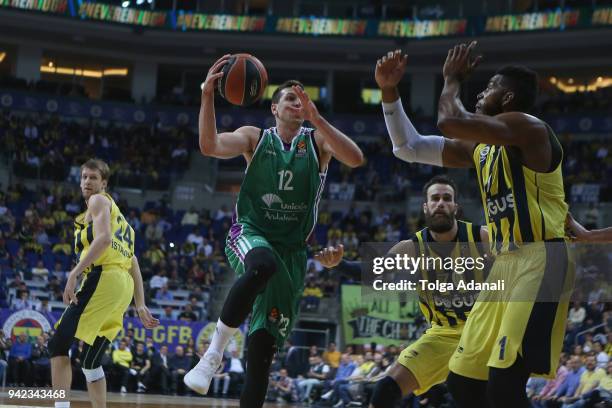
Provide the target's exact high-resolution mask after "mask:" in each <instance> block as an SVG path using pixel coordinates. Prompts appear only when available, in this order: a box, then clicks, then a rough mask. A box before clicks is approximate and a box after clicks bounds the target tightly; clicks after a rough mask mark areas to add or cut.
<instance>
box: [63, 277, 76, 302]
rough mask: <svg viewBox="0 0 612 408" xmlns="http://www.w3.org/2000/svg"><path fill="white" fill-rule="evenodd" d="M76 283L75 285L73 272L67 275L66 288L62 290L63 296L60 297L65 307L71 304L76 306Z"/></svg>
mask: <svg viewBox="0 0 612 408" xmlns="http://www.w3.org/2000/svg"><path fill="white" fill-rule="evenodd" d="M76 283H77V274H76V273H75V272H74V271H72V272H70V274H69V275H68V280H67V281H66V287H65V288H64V294H63V295H62V299H63V300H64V303H65V304H67V305H69V304H71V303H74V304H75V305H76V304H78V303H79V301H78V299H77V297H76V294H75V293H74V291H75V289H76Z"/></svg>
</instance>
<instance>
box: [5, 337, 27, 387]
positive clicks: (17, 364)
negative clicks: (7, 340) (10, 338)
mask: <svg viewBox="0 0 612 408" xmlns="http://www.w3.org/2000/svg"><path fill="white" fill-rule="evenodd" d="M31 356H32V345H31V344H30V343H29V342H28V335H27V334H25V333H21V334H20V335H19V337H17V339H16V340H15V343H13V345H12V346H11V354H10V357H9V362H8V368H9V371H10V373H11V378H12V385H13V386H19V387H24V386H25V384H26V383H30V378H31V377H30V357H31Z"/></svg>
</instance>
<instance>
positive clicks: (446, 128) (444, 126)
mask: <svg viewBox="0 0 612 408" xmlns="http://www.w3.org/2000/svg"><path fill="white" fill-rule="evenodd" d="M452 127H453V121H452V119H450V118H447V117H444V116H441V117H438V129H440V132H442V134H447V133H448V132H451V131H452Z"/></svg>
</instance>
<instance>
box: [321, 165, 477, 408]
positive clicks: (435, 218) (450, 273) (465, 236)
mask: <svg viewBox="0 0 612 408" xmlns="http://www.w3.org/2000/svg"><path fill="white" fill-rule="evenodd" d="M457 194H458V190H457V185H456V184H455V182H454V181H452V180H451V179H449V178H448V177H446V176H435V177H433V178H432V179H431V180H429V181H428V182H427V183H425V186H424V187H423V199H424V202H423V213H424V215H425V224H426V227H425V228H424V229H422V230H420V231H418V232H416V233H415V234H414V237H413V238H411V239H408V240H406V241H402V242H399V243H398V244H397V245H395V246H394V247H393V248H391V250H390V251H389V255H392V256H393V255H396V254H400V255H408V256H409V257H411V258H412V257H420V256H423V257H426V258H430V259H436V258H441V257H452V258H453V259H457V258H459V257H462V258H464V259H467V258H471V259H472V260H474V264H473V265H474V267H473V268H470V269H466V270H458V271H455V270H443V269H440V270H438V269H436V268H435V267H433V268H420V269H419V270H418V271H416V272H415V274H413V275H412V277H411V279H413V280H415V281H417V280H418V281H420V280H426V281H428V282H435V281H438V282H454V283H457V282H458V281H459V280H463V281H464V282H465V283H469V282H484V281H485V279H486V273H487V270H488V266H487V265H488V261H487V260H486V259H485V257H486V249H485V247H487V246H488V244H489V235H488V232H487V229H486V228H485V227H481V226H480V225H475V224H472V223H469V222H465V221H460V220H457V219H456V215H457V210H458V208H459V205H458V203H457V201H456V197H457ZM342 252H343V251H342V247H339V248H326V249H324V250H323V251H322V252H321V253H319V254H318V255H317V256H316V258H317V259H318V260H319V261H320V262H321V264H323V265H324V266H325V267H327V268H336V269H338V270H339V271H340V272H345V273H347V274H350V275H351V276H358V275H359V273H360V271H361V267H360V262H349V261H342V262H341V258H342ZM477 261H480V263H481V264H480V266H479V267H476V262H477ZM433 263H435V262H433ZM417 290H418V295H419V306H420V308H421V311H422V312H423V315H424V316H425V318H426V320H427V322H428V323H429V324H430V326H431V327H430V328H429V329H428V330H427V331H426V332H425V334H423V336H421V337H420V338H419V339H418V340H417V341H416V342H414V343H412V344H411V345H410V346H409V347H407V348H406V349H404V350H402V352H401V354H400V356H399V358H398V360H397V361H396V362H395V363H393V365H392V366H391V368H390V369H389V370H388V371H387V372H386V376H385V377H384V378H383V379H381V380H380V381H378V383H377V384H376V388H375V389H374V393H373V395H372V399H371V401H370V404H371V405H370V406H371V407H373V408H387V407H394V406H396V404H397V403H398V402H399V401H400V400H401V399H402V398H403V397H405V396H407V395H409V394H410V393H412V392H414V393H415V394H416V395H421V394H424V393H426V392H427V391H428V390H429V389H430V388H431V387H433V386H434V385H436V384H440V383H442V382H444V381H445V380H446V377H447V376H448V373H449V371H448V361H449V360H450V358H451V356H452V355H453V353H454V351H455V349H456V348H457V344H458V343H459V338H460V337H461V332H462V331H463V328H464V326H465V322H466V320H467V319H468V316H469V315H470V310H471V308H472V305H473V304H474V301H475V298H476V296H477V293H475V292H469V291H459V290H453V291H444V292H441V291H438V290H427V291H425V290H421V286H420V283H419V285H417Z"/></svg>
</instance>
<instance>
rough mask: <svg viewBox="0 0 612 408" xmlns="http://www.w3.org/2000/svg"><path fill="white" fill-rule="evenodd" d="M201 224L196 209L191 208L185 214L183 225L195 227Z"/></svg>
mask: <svg viewBox="0 0 612 408" xmlns="http://www.w3.org/2000/svg"><path fill="white" fill-rule="evenodd" d="M199 222H200V215H199V214H198V213H197V211H196V209H195V208H194V207H191V208H190V209H189V211H187V212H185V214H184V215H183V218H182V219H181V225H193V226H196V225H198V223H199Z"/></svg>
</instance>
